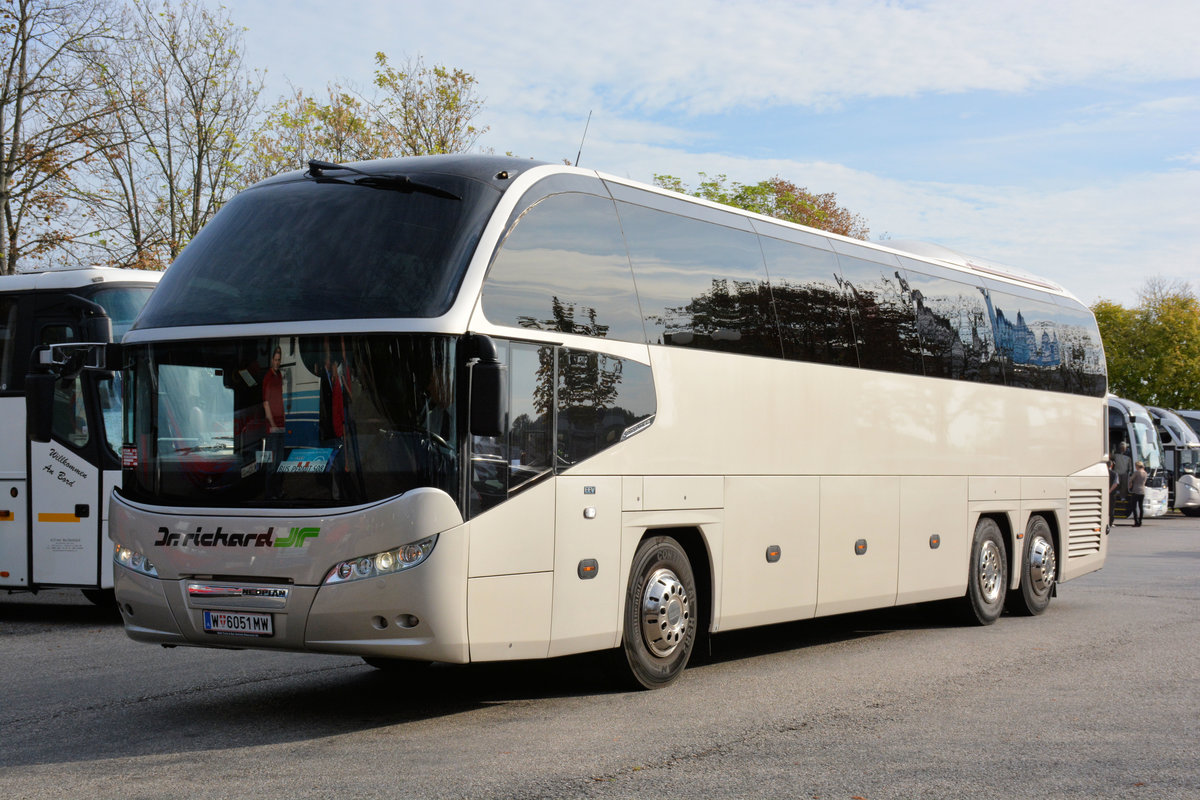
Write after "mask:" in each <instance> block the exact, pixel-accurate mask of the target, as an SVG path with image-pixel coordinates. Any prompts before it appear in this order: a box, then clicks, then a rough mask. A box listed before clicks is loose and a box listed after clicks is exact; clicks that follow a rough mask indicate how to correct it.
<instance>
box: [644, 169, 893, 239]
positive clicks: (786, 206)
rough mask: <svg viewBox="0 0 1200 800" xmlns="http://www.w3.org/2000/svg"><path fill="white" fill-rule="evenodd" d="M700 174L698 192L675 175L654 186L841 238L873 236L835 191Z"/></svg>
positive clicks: (776, 179)
mask: <svg viewBox="0 0 1200 800" xmlns="http://www.w3.org/2000/svg"><path fill="white" fill-rule="evenodd" d="M699 175H700V184H699V185H698V186H697V187H696V188H695V189H692V188H690V187H689V186H688V185H687V184H685V183H684V182H683V181H682V180H680V179H679V178H677V177H675V176H674V175H655V176H654V183H655V184H656V185H658V186H660V187H662V188H663V189H670V190H671V191H674V192H679V193H681V194H690V195H692V196H694V197H702V198H704V199H705V200H711V201H712V202H714V203H721V204H722V205H727V206H733V207H735V208H741V209H744V210H746V211H752V212H754V213H755V214H762V215H764V216H767V217H775V218H776V219H782V220H787V221H788V222H795V223H797V224H799V225H807V226H808V227H810V228H818V229H820V230H823V231H829V232H830V233H836V234H839V235H841V236H849V237H852V238H854V239H866V238H867V236H868V234H869V233H870V230H869V229H868V227H867V222H866V220H865V219H863V218H862V216H860V215H859V214H855V213H853V212H852V211H849V210H848V209H845V208H843V207H842V206H840V205H838V202H837V195H836V194H834V193H833V192H826V193H824V194H813V193H812V192H810V191H808V189H806V188H804V187H803V186H797V185H796V184H794V183H792V182H791V181H789V180H785V179H783V178H781V177H779V176H778V175H776V176H775V177H774V178H769V179H767V180H764V181H759V182H758V183H754V184H742V183H738V182H737V181H733V182H730V181H729V179H728V178H726V176H724V175H718V176H717V177H716V178H709V177H708V175H707V173H704V172H701V173H699Z"/></svg>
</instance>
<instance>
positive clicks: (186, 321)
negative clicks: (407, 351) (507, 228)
mask: <svg viewBox="0 0 1200 800" xmlns="http://www.w3.org/2000/svg"><path fill="white" fill-rule="evenodd" d="M412 177H413V178H414V179H417V178H420V180H421V181H422V182H423V183H425V184H428V185H430V186H436V187H438V189H439V190H442V191H440V192H439V193H433V192H430V191H402V190H400V189H397V188H371V187H368V186H364V185H355V184H353V183H350V182H348V181H341V180H334V181H326V182H317V181H315V180H313V179H311V178H304V179H300V180H296V181H291V182H287V183H276V184H270V185H266V186H261V187H258V188H254V189H250V190H248V191H246V192H243V193H242V194H240V195H238V196H237V197H235V198H233V200H231V201H230V202H229V203H228V204H227V205H226V206H225V207H224V208H223V209H221V211H220V212H219V213H218V214H217V215H216V216H215V217H214V218H213V220H212V222H210V223H209V224H208V225H206V226H205V228H204V229H203V230H202V231H201V232H200V234H199V235H198V236H197V237H196V238H195V239H194V240H193V241H192V243H191V244H189V245H188V246H187V248H186V249H185V250H184V251H183V253H182V254H180V256H179V258H177V259H176V260H175V262H174V263H173V264H172V265H171V268H170V269H169V270H167V273H166V275H164V276H163V279H162V282H161V284H160V285H159V289H158V291H157V292H156V293H155V295H154V297H153V298H152V299H151V300H150V302H149V303H148V304H147V306H146V309H145V311H144V312H143V314H142V316H141V318H140V319H139V320H138V323H137V327H138V328H157V327H169V326H177V325H214V324H221V323H247V322H273V321H283V320H310V319H358V318H363V317H374V318H380V317H435V316H439V315H441V314H443V313H445V311H446V310H447V309H448V308H449V307H450V305H451V303H452V302H453V300H454V296H455V293H456V292H457V291H458V286H459V283H460V281H461V279H462V272H463V270H464V269H465V268H466V264H467V262H468V260H469V259H470V257H471V254H472V253H473V252H474V249H475V245H476V243H477V241H478V237H479V233H480V231H481V230H482V228H483V225H484V224H485V222H486V221H487V217H488V215H490V213H491V212H492V210H493V208H494V207H495V205H496V202H497V201H498V199H499V192H497V191H496V190H495V189H493V188H491V187H489V186H486V185H484V184H482V183H479V182H477V181H472V180H469V179H466V178H461V177H457V176H450V175H440V174H438V175H413V176H412ZM447 193H448V194H452V195H454V196H456V197H458V198H461V199H453V198H451V197H448V196H442V195H444V194H447Z"/></svg>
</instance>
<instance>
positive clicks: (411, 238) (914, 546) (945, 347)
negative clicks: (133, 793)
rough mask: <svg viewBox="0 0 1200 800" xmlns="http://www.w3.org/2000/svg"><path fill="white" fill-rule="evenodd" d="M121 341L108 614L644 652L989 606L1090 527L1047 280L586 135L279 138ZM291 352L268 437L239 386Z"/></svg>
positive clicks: (452, 646)
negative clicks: (357, 145)
mask: <svg viewBox="0 0 1200 800" xmlns="http://www.w3.org/2000/svg"><path fill="white" fill-rule="evenodd" d="M277 347H278V348H279V349H280V350H281V352H282V354H283V357H282V361H284V362H285V366H284V367H283V371H284V372H285V373H287V376H286V377H285V378H284V379H283V380H278V379H276V378H275V377H274V376H271V377H268V376H267V372H268V370H269V369H270V364H271V359H272V357H273V355H274V353H275V350H276V348H277ZM122 351H123V359H124V364H125V378H126V393H127V396H126V413H127V425H126V428H125V431H126V440H125V442H124V451H123V464H124V466H125V469H124V476H123V482H122V485H121V487H120V488H119V489H118V490H117V491H116V492H115V493H114V498H113V502H112V511H111V513H112V526H111V536H112V538H113V540H114V543H115V549H116V558H117V563H118V565H119V566H118V569H117V581H116V595H117V601H118V605H119V607H120V609H121V612H122V614H123V616H124V620H125V625H126V630H127V632H128V634H129V635H130V636H131V637H132V638H134V639H137V640H139V641H144V642H150V643H158V644H163V645H169V646H174V645H190V646H200V647H234V648H238V647H253V648H264V649H279V650H292V651H315V652H327V653H349V654H356V655H359V656H362V657H364V658H365V659H366V660H367V661H368V662H369V663H371V664H374V665H377V666H383V667H397V666H398V665H401V664H410V665H413V664H422V663H428V662H431V661H442V662H452V663H466V662H474V661H492V660H508V659H530V658H547V657H554V656H561V655H566V654H570V653H579V652H586V651H603V650H612V651H613V652H614V653H615V654H617V655H618V657H619V658H620V660H621V663H622V664H624V665H625V667H626V668H627V672H628V674H629V675H630V677H631V680H632V682H634V683H635V684H637V685H640V686H644V687H657V686H663V685H666V684H668V683H670V682H671V681H673V680H674V679H675V678H676V677H678V675H679V674H680V672H681V670H682V669H683V668H684V666H685V665H686V663H687V661H688V658H689V656H690V654H691V652H692V650H693V648H694V645H695V642H696V639H697V637H698V636H702V635H705V634H709V633H718V632H721V631H728V630H733V629H737V628H745V627H748V626H755V625H765V624H770V623H776V622H782V621H787V620H800V619H806V618H811V617H814V616H826V615H831V614H840V613H844V612H851V611H858V610H863V609H870V608H879V607H885V606H892V605H896V604H903V603H914V602H921V601H928V600H938V599H945V598H959V599H960V607H961V608H962V609H963V611H964V612H965V614H966V616H967V617H968V618H969V619H970V620H972V621H974V622H978V623H983V624H987V623H991V622H994V621H995V620H996V619H997V618H998V617H999V616H1000V615H1001V613H1002V612H1003V611H1004V610H1005V609H1006V608H1007V609H1009V610H1011V611H1012V612H1014V613H1020V614H1038V613H1041V612H1042V611H1043V610H1045V609H1046V607H1047V604H1048V603H1049V602H1050V599H1051V597H1052V596H1054V594H1055V593H1056V592H1057V587H1058V585H1059V584H1060V583H1061V582H1063V581H1066V580H1069V579H1073V578H1076V577H1079V576H1080V575H1083V574H1086V573H1088V572H1090V571H1092V570H1096V569H1099V568H1100V567H1101V566H1102V565H1103V563H1104V559H1105V553H1106V539H1105V537H1104V534H1103V531H1104V522H1105V518H1106V517H1105V515H1106V511H1107V508H1106V504H1105V502H1106V501H1105V496H1106V489H1107V470H1106V468H1105V466H1104V464H1103V461H1102V457H1103V455H1104V450H1103V448H1104V431H1105V428H1104V421H1105V400H1104V397H1105V388H1106V386H1105V384H1106V378H1105V373H1104V355H1103V351H1102V348H1101V344H1100V339H1099V335H1098V332H1097V329H1096V324H1095V320H1094V318H1093V316H1092V314H1091V313H1090V312H1089V311H1088V309H1087V308H1086V307H1085V306H1084V305H1082V304H1081V303H1080V302H1079V301H1078V300H1076V299H1075V298H1074V297H1072V296H1071V295H1070V294H1069V293H1067V292H1066V291H1065V290H1063V289H1061V288H1060V287H1057V286H1055V285H1053V284H1051V283H1049V282H1046V281H1042V280H1039V279H1034V278H1030V277H1028V276H1023V275H1020V274H1017V273H1014V272H1010V271H1007V270H1005V269H1003V268H999V267H996V266H995V265H989V264H986V263H981V262H976V261H971V260H969V259H965V258H963V257H961V256H958V255H957V254H954V253H951V252H949V251H945V250H937V251H935V252H934V253H933V255H929V254H926V255H915V254H913V253H906V252H900V251H898V250H896V249H892V248H887V247H883V246H879V245H875V244H868V243H864V242H860V241H855V240H851V239H846V238H842V237H838V236H834V235H829V234H825V233H822V232H819V231H815V230H811V229H806V228H802V227H798V226H795V225H791V224H788V223H783V222H780V221H778V220H775V219H769V218H765V217H760V216H756V215H752V214H747V213H744V212H741V211H738V210H734V209H730V208H725V207H721V206H717V205H714V204H711V203H707V202H704V201H701V200H697V199H695V198H688V197H682V196H680V195H677V194H673V193H670V192H664V191H661V190H658V189H656V188H653V187H649V186H644V185H640V184H637V183H633V182H630V181H628V180H624V179H621V178H615V177H611V176H607V175H602V174H598V173H596V172H592V171H587V170H583V169H578V168H573V167H567V166H560V165H550V164H539V163H535V162H530V161H523V160H517V159H508V158H498V157H487V156H473V157H469V156H444V157H427V158H415V159H400V160H390V161H379V162H366V163H360V164H356V165H350V166H339V165H333V164H326V163H321V162H312V163H311V165H310V169H309V170H307V171H305V172H302V173H301V172H296V173H292V174H288V175H283V176H279V177H277V178H273V179H270V180H268V181H265V182H263V183H261V184H258V185H257V186H255V187H253V188H251V189H249V190H247V191H245V192H243V193H242V194H240V195H238V196H237V197H235V198H234V199H233V200H231V201H230V202H229V203H228V204H227V205H226V206H225V207H224V208H223V209H222V210H221V211H220V212H219V213H218V214H217V215H216V217H215V218H214V219H213V221H212V222H210V223H209V225H208V226H207V227H206V228H205V229H204V230H203V231H202V232H201V233H200V234H199V236H197V237H196V239H195V240H194V241H193V242H192V243H191V244H190V245H189V246H188V248H187V249H186V250H185V251H184V252H183V254H181V255H180V257H179V258H178V259H177V260H176V261H175V263H174V264H173V265H172V266H171V267H170V268H169V269H168V270H167V272H166V274H165V276H164V278H163V281H162V284H161V285H160V287H159V289H158V291H157V292H156V293H155V294H154V296H153V297H152V298H151V300H150V302H149V303H148V305H147V306H146V308H145V310H144V312H143V314H142V315H141V317H140V318H139V319H138V321H137V323H136V324H135V325H134V328H133V329H132V330H131V331H130V333H129V334H128V336H127V337H126V339H125V343H124V344H123V345H122ZM289 364H290V366H289ZM168 376H170V380H169V381H168V380H166V378H167V377H168ZM317 384H319V386H318V387H317V389H316V390H315V396H316V398H317V402H316V405H315V410H316V418H315V421H314V420H312V419H311V418H310V417H309V418H306V419H305V420H304V421H305V423H306V424H304V425H299V424H293V419H292V416H295V415H289V416H288V419H287V425H286V429H287V430H286V436H285V439H284V441H283V444H282V450H281V454H280V456H279V457H278V458H274V457H268V456H266V455H264V454H265V453H267V452H272V447H270V446H268V444H267V442H266V438H265V437H267V436H268V434H267V432H266V426H265V424H264V416H263V415H264V402H265V403H267V405H268V407H270V406H271V404H272V403H278V402H281V400H280V398H279V397H278V395H277V394H276V393H277V392H281V393H282V394H284V395H285V396H284V397H283V398H282V402H283V403H284V404H286V403H287V402H289V398H288V397H287V395H288V394H289V393H290V392H291V391H293V390H295V389H296V387H309V388H305V389H304V391H305V392H306V393H307V396H308V397H309V398H312V397H313V396H314V390H313V389H312V388H311V387H313V386H315V385H317ZM200 385H203V386H205V387H206V397H210V398H211V402H210V403H209V405H208V408H206V409H205V413H203V414H199V415H191V414H190V413H184V412H183V410H182V406H183V405H184V403H185V402H186V398H185V397H184V396H183V394H184V392H183V389H182V388H179V387H185V386H200ZM264 387H266V388H265V389H264ZM277 387H282V388H277ZM289 387H291V388H289ZM297 407H298V406H297ZM307 407H308V408H309V411H310V412H311V410H312V407H313V406H312V402H311V400H310V401H309V404H308V406H307ZM848 411H852V412H853V413H847V412H848ZM297 413H298V412H297ZM193 420H195V422H193ZM297 421H299V420H297ZM230 432H232V439H231V440H230V439H220V438H219V437H221V436H229V435H230ZM208 441H213V442H218V441H220V442H226V444H223V445H221V446H220V447H216V446H212V449H196V448H195V446H194V445H192V444H191V442H197V443H199V442H208ZM868 497H869V498H870V502H864V501H863V500H864V498H868Z"/></svg>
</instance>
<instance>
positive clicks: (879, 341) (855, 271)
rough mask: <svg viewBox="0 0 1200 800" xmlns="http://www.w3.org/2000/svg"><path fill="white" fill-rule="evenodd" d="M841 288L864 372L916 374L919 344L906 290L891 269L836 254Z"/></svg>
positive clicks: (904, 285)
mask: <svg viewBox="0 0 1200 800" xmlns="http://www.w3.org/2000/svg"><path fill="white" fill-rule="evenodd" d="M838 263H839V266H840V270H841V274H842V289H843V291H844V292H845V293H846V298H847V301H848V303H849V306H850V321H851V323H852V325H853V326H854V336H855V340H856V342H857V344H858V363H859V366H861V367H863V368H865V369H879V370H887V371H888V372H907V373H910V374H913V375H920V374H921V372H922V367H921V344H920V339H919V338H918V337H917V324H916V317H915V316H914V314H913V308H912V305H911V303H910V298H909V290H908V288H907V284H906V282H905V279H904V277H903V275H902V274H901V272H900V271H899V270H897V269H896V268H895V267H890V266H887V265H885V264H878V263H875V262H873V261H863V260H862V259H858V258H853V257H850V256H845V255H839V256H838Z"/></svg>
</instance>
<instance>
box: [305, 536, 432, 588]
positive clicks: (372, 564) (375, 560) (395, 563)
mask: <svg viewBox="0 0 1200 800" xmlns="http://www.w3.org/2000/svg"><path fill="white" fill-rule="evenodd" d="M436 543H437V537H436V536H430V537H429V538H428V539H422V540H421V541H419V542H410V543H408V544H406V545H401V546H400V547H395V548H393V549H391V550H384V551H383V552H382V553H375V554H374V555H369V556H358V557H357V558H348V559H346V560H345V561H342V562H341V563H339V564H336V565H334V567H333V569H331V570H329V573H328V574H327V575H326V576H325V583H327V584H328V583H346V582H347V581H357V580H362V579H363V578H375V577H378V576H380V575H389V574H391V573H393V572H401V571H403V570H406V569H412V568H413V567H415V566H417V565H418V564H420V563H421V562H422V561H424V560H425V559H427V558H429V554H430V553H432V552H433V546H434V545H435V544H436Z"/></svg>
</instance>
